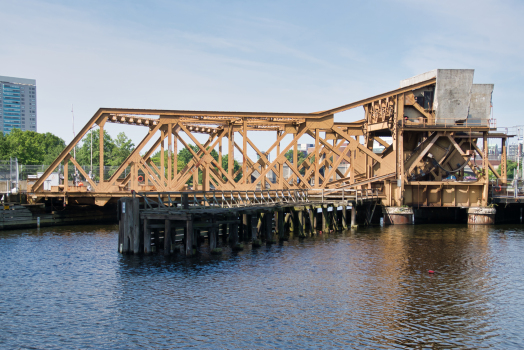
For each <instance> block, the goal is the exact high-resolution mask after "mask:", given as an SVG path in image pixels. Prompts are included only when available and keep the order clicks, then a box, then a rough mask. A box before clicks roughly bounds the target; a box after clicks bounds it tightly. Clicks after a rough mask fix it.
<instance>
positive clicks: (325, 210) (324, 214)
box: [322, 205, 329, 233]
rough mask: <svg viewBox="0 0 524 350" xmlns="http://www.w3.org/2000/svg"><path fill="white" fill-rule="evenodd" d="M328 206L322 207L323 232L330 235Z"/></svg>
mask: <svg viewBox="0 0 524 350" xmlns="http://www.w3.org/2000/svg"><path fill="white" fill-rule="evenodd" d="M328 209H329V208H328V206H327V205H323V206H322V232H323V233H329V211H328Z"/></svg>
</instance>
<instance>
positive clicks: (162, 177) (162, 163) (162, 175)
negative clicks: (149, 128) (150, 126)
mask: <svg viewBox="0 0 524 350" xmlns="http://www.w3.org/2000/svg"><path fill="white" fill-rule="evenodd" d="M160 134H161V136H160V138H161V139H162V141H160V174H158V175H160V183H161V184H162V185H164V181H165V174H166V167H165V160H164V140H165V138H166V132H165V131H164V130H161V131H160Z"/></svg>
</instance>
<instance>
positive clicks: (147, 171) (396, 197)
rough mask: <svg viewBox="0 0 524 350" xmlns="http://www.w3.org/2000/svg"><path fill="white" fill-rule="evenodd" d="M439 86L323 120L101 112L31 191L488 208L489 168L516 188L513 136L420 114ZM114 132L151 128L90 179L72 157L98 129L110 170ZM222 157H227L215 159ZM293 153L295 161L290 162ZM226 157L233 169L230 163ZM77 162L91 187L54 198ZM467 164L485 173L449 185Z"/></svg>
mask: <svg viewBox="0 0 524 350" xmlns="http://www.w3.org/2000/svg"><path fill="white" fill-rule="evenodd" d="M435 84H436V78H432V79H427V80H424V81H422V82H418V83H416V84H412V85H409V86H405V87H402V88H400V89H396V90H393V91H389V92H386V93H383V94H380V95H377V96H373V97H370V98H367V99H363V100H360V101H357V102H353V103H350V104H347V105H343V106H340V107H337V108H333V109H330V110H326V111H322V112H317V113H258V112H216V111H184V110H148V109H117V108H101V109H99V110H98V111H97V112H96V113H95V115H94V116H93V117H92V118H91V119H90V120H89V122H88V123H87V124H86V125H85V126H84V127H83V128H82V130H81V131H80V132H79V133H78V135H77V136H76V137H75V138H74V139H73V141H72V142H71V143H70V144H69V145H68V146H67V147H66V148H65V149H64V151H63V152H62V153H61V154H60V156H59V157H57V158H56V160H55V161H54V162H53V163H52V164H51V166H50V167H49V168H48V169H47V170H46V172H45V173H44V174H43V176H41V177H40V178H39V179H38V180H37V181H36V182H35V184H34V185H33V186H32V188H31V189H30V190H29V191H30V192H31V195H30V198H32V199H33V200H34V201H39V200H42V199H43V198H55V199H57V200H63V201H64V203H66V202H67V203H76V204H97V205H104V204H106V203H107V202H109V201H115V200H117V199H118V198H120V197H125V196H130V195H131V194H132V193H133V191H134V192H141V193H144V192H148V191H151V192H178V191H185V190H188V188H187V185H186V184H187V183H188V181H189V180H190V179H193V188H192V190H201V191H209V190H215V191H254V190H295V189H303V190H312V191H315V190H330V192H333V191H336V190H337V189H357V188H358V189H373V190H374V191H379V192H380V194H381V195H382V196H381V197H382V204H383V205H386V206H402V205H419V206H420V205H422V206H473V205H487V201H488V185H489V179H488V171H487V169H491V170H492V172H493V173H494V174H495V175H496V177H497V178H499V179H500V180H501V181H505V179H506V169H505V166H504V165H505V140H506V138H507V135H501V134H494V133H493V131H494V129H493V128H492V127H491V125H489V124H482V123H480V124H478V123H476V124H474V125H468V124H467V123H465V122H460V123H457V122H456V121H451V122H449V123H448V122H442V120H436V118H435V112H434V111H432V110H431V109H428V108H426V107H425V106H422V105H420V104H419V103H418V100H417V99H416V93H417V91H421V90H424V89H425V90H427V89H431V88H434V87H435ZM357 107H363V108H364V119H362V120H358V121H353V122H346V121H342V120H340V119H342V118H339V117H337V114H338V113H341V112H344V111H347V110H349V109H353V108H357ZM406 108H409V109H410V110H411V111H412V112H411V113H418V118H415V119H416V120H413V118H411V119H408V118H407V117H406V116H405V109H406ZM413 111H414V112H413ZM107 123H117V124H126V125H133V126H136V127H141V128H144V129H145V131H146V132H145V134H146V135H145V137H144V138H143V140H142V141H141V142H140V143H139V144H138V145H137V146H136V148H135V149H134V150H133V151H132V152H131V154H130V155H129V157H128V158H127V159H126V160H125V161H124V162H123V163H122V164H121V165H120V166H119V167H118V169H117V170H116V171H115V172H114V173H113V174H112V175H111V176H105V174H104V172H103V167H100V169H101V170H100V174H99V176H97V177H98V181H97V180H96V179H95V178H93V177H90V176H89V175H88V174H87V173H86V172H85V171H84V170H82V168H81V166H80V164H78V162H77V160H76V159H75V158H74V157H73V154H72V151H73V148H74V147H76V146H77V145H78V144H79V142H81V140H82V138H83V137H84V136H85V135H86V134H87V133H88V132H89V131H90V130H91V129H92V128H94V127H96V126H98V128H99V133H100V137H99V142H100V145H99V146H100V154H99V164H100V165H103V164H104V137H103V135H104V126H105V125H106V124H107ZM254 132H261V133H265V134H267V135H268V137H272V138H273V143H272V145H271V146H270V147H269V148H267V149H264V150H261V149H260V148H261V147H260V145H258V146H257V144H256V143H255V142H254V141H253V140H252V139H253V138H252V137H250V136H251V135H253V133H254ZM248 133H249V134H248ZM195 134H205V135H207V137H208V138H207V140H206V141H205V142H204V143H203V144H202V143H201V142H199V140H198V139H197V138H196V137H195ZM289 135H291V137H292V140H291V142H286V143H284V142H283V140H284V138H285V137H286V136H287V137H288V138H289ZM305 135H309V136H310V137H311V138H312V139H313V140H314V146H313V147H314V152H311V153H310V154H308V155H307V156H306V157H305V159H304V160H303V161H301V163H300V164H298V152H299V151H298V144H299V141H300V139H301V138H302V137H303V136H305ZM489 137H499V138H502V140H503V141H502V142H503V157H504V161H503V162H502V163H501V164H503V166H502V167H501V171H500V173H499V172H497V170H496V169H495V168H494V167H493V166H491V164H490V163H489V160H488V157H487V139H488V138H489ZM266 139H267V138H266ZM480 139H482V140H483V145H484V147H483V149H482V150H481V149H479V148H478V147H477V145H476V144H477V140H480ZM386 140H388V141H386ZM374 143H378V144H380V145H381V146H382V149H383V150H382V151H381V152H380V153H375V151H374V150H373V144H374ZM151 144H152V146H151ZM191 146H193V147H191ZM195 146H196V147H195ZM180 147H182V148H187V150H188V151H189V152H190V153H191V155H192V159H191V161H190V162H189V163H188V164H187V165H186V166H185V167H184V168H183V169H180V170H179V169H178V167H177V164H178V159H177V153H178V151H180ZM194 148H195V149H194ZM250 149H252V150H253V151H254V152H255V153H256V155H257V159H252V158H250V157H249V156H248V153H249V152H251V154H252V152H253V151H249V150H250ZM213 150H214V151H216V154H217V155H218V157H216V158H215V157H213V155H212V151H213ZM290 150H292V153H293V159H292V161H289V160H288V159H287V157H286V153H287V152H288V151H290ZM158 151H159V152H160V162H159V164H158V163H157V164H155V163H154V162H153V161H152V156H153V154H155V152H158ZM224 151H225V152H224ZM271 152H275V153H276V156H275V157H273V159H272V160H270V159H269V154H270V153H271ZM226 153H227V155H228V160H227V166H225V165H224V164H223V163H224V162H223V159H222V158H223V157H224V156H225V154H226ZM475 156H479V157H480V158H482V159H483V163H482V167H477V166H476V165H474V164H473V163H472V158H474V157H475ZM235 158H237V159H242V163H241V167H240V169H238V170H236V171H235V170H234V159H235ZM70 162H71V163H72V164H73V165H74V166H75V167H76V168H77V169H78V170H79V171H80V173H81V175H82V176H83V177H84V179H85V185H84V186H71V185H70V184H69V182H68V181H67V180H64V181H63V183H61V184H60V185H58V186H53V187H52V188H51V190H44V186H43V184H44V181H45V179H47V178H48V177H49V175H50V174H51V173H52V172H54V171H56V169H57V168H58V167H59V165H61V169H63V178H64V179H68V178H69V173H70V171H71V169H70V166H69V164H70ZM341 163H345V164H347V165H348V166H347V168H346V170H345V171H341V170H340V168H339V165H340V164H341ZM464 164H466V165H469V166H471V169H473V171H474V172H475V174H476V179H475V181H470V182H466V181H462V182H460V181H459V182H450V181H447V180H446V179H445V177H446V176H447V175H448V174H449V173H451V172H453V173H455V171H456V169H457V168H458V167H463V165H464ZM285 166H287V167H288V168H289V169H290V171H291V174H290V175H289V176H287V177H286V176H284V167H285ZM124 172H125V173H124ZM124 174H126V175H125V176H124ZM273 174H274V175H273ZM460 174H462V175H463V174H464V172H463V170H462V173H460V170H459V173H458V175H460ZM268 175H272V176H271V177H269V176H268ZM200 178H201V180H200V181H198V179H200ZM87 184H89V186H88V187H89V188H87V186H86V185H87Z"/></svg>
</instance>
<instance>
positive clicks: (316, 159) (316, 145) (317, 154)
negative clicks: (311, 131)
mask: <svg viewBox="0 0 524 350" xmlns="http://www.w3.org/2000/svg"><path fill="white" fill-rule="evenodd" d="M319 136H320V135H319V131H318V129H315V187H316V188H320V184H319V177H318V175H319V170H320V169H319V159H318V158H319V154H320V153H319V151H320V140H319Z"/></svg>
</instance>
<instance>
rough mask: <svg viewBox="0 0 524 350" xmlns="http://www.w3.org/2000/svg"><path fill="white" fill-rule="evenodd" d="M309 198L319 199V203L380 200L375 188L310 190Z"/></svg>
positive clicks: (378, 192)
mask: <svg viewBox="0 0 524 350" xmlns="http://www.w3.org/2000/svg"><path fill="white" fill-rule="evenodd" d="M309 198H311V199H313V198H317V199H318V198H320V201H321V202H324V201H329V200H342V201H346V200H347V201H355V202H357V203H358V202H362V201H378V200H379V199H380V191H379V190H378V189H376V188H370V189H368V188H364V189H345V188H334V189H312V190H309Z"/></svg>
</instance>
